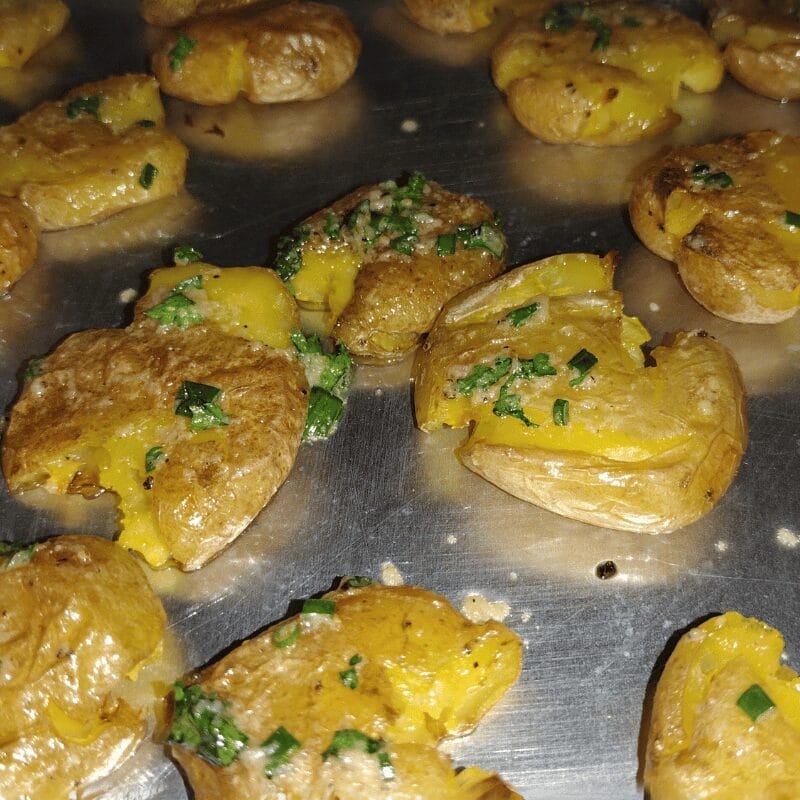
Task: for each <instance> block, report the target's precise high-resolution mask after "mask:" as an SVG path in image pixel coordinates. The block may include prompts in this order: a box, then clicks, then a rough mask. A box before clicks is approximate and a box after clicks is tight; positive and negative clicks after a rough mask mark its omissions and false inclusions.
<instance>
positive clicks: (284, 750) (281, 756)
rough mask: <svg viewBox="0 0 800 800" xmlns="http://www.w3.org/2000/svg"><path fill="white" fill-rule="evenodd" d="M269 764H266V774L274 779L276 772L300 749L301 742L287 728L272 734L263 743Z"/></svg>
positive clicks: (281, 728) (279, 729)
mask: <svg viewBox="0 0 800 800" xmlns="http://www.w3.org/2000/svg"><path fill="white" fill-rule="evenodd" d="M261 746H262V747H263V748H264V751H265V752H264V755H265V756H266V758H267V763H266V764H264V774H265V775H266V776H267V777H268V778H270V779H271V778H272V776H273V775H274V774H275V772H276V771H277V770H278V769H280V768H281V767H282V766H283V765H284V764H288V763H289V759H290V758H291V757H292V756H293V755H294V754H295V753H296V752H297V751H298V750H299V749H300V742H298V741H297V739H295V738H294V736H292V734H291V733H289V731H287V730H286V728H284V727H283V725H281V727H280V728H278V729H277V730H275V731H274V732H273V733H271V734H270V735H269V736H268V737H267V738H266V739H265V740H264V741H263V742H262V743H261Z"/></svg>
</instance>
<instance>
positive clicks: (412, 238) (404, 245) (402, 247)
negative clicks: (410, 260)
mask: <svg viewBox="0 0 800 800" xmlns="http://www.w3.org/2000/svg"><path fill="white" fill-rule="evenodd" d="M418 241H419V237H418V236H417V235H416V234H415V233H407V234H406V235H405V236H398V237H397V238H396V239H392V240H391V241H390V242H389V247H391V248H392V250H397V252H398V253H402V254H403V255H404V256H410V255H411V254H412V253H413V252H414V247H415V246H416V244H417V242H418Z"/></svg>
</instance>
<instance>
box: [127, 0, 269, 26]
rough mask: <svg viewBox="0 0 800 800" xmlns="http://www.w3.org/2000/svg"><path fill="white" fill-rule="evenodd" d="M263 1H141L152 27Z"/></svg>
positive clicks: (143, 15)
mask: <svg viewBox="0 0 800 800" xmlns="http://www.w3.org/2000/svg"><path fill="white" fill-rule="evenodd" d="M257 2H262V0H141V4H140V8H141V12H142V17H144V19H145V21H146V22H149V23H150V24H151V25H168V26H169V25H177V24H178V23H179V22H182V21H183V20H185V19H188V18H189V17H192V16H194V15H195V14H216V13H218V12H220V11H228V10H230V9H234V8H243V7H244V6H249V5H251V4H252V3H257Z"/></svg>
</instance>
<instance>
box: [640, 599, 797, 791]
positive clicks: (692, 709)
mask: <svg viewBox="0 0 800 800" xmlns="http://www.w3.org/2000/svg"><path fill="white" fill-rule="evenodd" d="M782 650H783V638H782V637H781V635H780V634H779V633H778V631H776V630H775V629H774V628H770V627H769V626H768V625H766V624H765V623H763V622H761V621H759V620H757V619H746V618H744V617H742V616H741V615H740V614H738V613H736V612H733V611H729V612H727V613H725V614H722V615H720V616H716V617H712V618H711V619H710V620H708V621H706V622H704V623H702V624H701V625H699V626H698V627H696V628H693V629H691V630H690V631H689V632H688V633H685V634H684V635H683V636H682V637H681V639H680V641H679V642H678V644H677V646H676V647H675V650H674V651H673V652H672V654H671V655H670V657H669V660H668V661H667V664H666V667H665V668H664V672H663V673H662V675H661V677H660V679H659V681H658V686H657V687H656V692H655V697H654V700H653V713H652V718H651V722H650V728H649V730H648V736H647V751H646V766H645V773H644V783H645V788H646V789H648V790H649V796H650V797H651V798H652V800H694V799H695V798H698V797H704V798H709V800H740V799H741V798H747V800H791V798H795V797H798V795H799V794H800V762H798V759H797V752H798V747H800V733H798V730H797V728H796V720H797V712H798V704H797V701H796V700H795V699H794V698H795V697H796V696H797V687H798V686H800V680H799V679H798V678H797V675H796V674H795V673H794V672H792V671H791V670H790V669H789V668H788V667H786V666H784V665H781V663H780V657H781V652H782ZM704 656H705V661H704ZM709 664H710V665H711V669H709V668H708V665H709ZM704 673H706V674H707V673H711V674H709V675H707V677H700V676H703V675H704ZM765 679H766V681H769V683H768V684H767V685H766V686H764V687H762V688H765V689H766V692H767V694H768V695H769V696H770V697H772V699H773V700H775V701H776V703H777V707H776V708H775V709H773V710H771V711H769V712H767V714H765V715H763V716H762V717H760V718H759V719H758V720H756V721H755V722H754V721H752V720H751V719H750V718H749V717H748V716H747V715H746V714H745V713H744V712H742V711H741V710H740V709H739V708H738V707H737V705H736V701H737V699H738V698H739V697H740V696H741V694H742V693H743V692H744V691H745V690H746V689H748V688H749V687H751V686H752V685H753V684H758V685H761V683H762V682H764V681H765ZM776 685H777V686H778V687H780V686H781V685H783V686H784V687H785V690H786V692H787V693H789V698H788V705H789V706H791V704H792V701H794V706H795V707H794V709H793V712H794V713H793V714H792V713H791V712H792V709H788V712H789V713H788V714H786V715H785V714H784V711H783V710H782V706H783V704H782V702H781V701H782V700H784V701H786V700H787V698H786V696H785V695H783V693H781V696H779V695H778V693H777V692H775V690H774V688H773V687H775V686H776ZM778 691H780V688H779V689H778ZM688 697H691V698H692V699H691V700H689V699H687V698H688ZM687 704H688V707H687ZM784 708H785V707H784ZM787 717H788V718H787ZM792 718H793V719H792ZM793 722H794V724H792V723H793Z"/></svg>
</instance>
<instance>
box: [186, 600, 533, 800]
mask: <svg viewBox="0 0 800 800" xmlns="http://www.w3.org/2000/svg"><path fill="white" fill-rule="evenodd" d="M325 599H326V600H328V601H332V602H334V603H335V608H334V609H333V614H332V615H330V616H328V615H324V614H310V613H303V614H300V615H299V616H297V617H293V618H291V619H289V620H288V621H286V622H283V623H281V624H280V625H276V626H274V627H272V628H270V629H268V630H266V631H265V632H263V633H261V634H260V635H258V636H256V637H254V638H253V639H250V640H249V641H246V642H245V643H244V644H242V645H240V646H239V647H237V648H236V649H235V650H233V651H232V652H230V653H229V654H228V655H226V656H225V657H224V658H222V659H220V660H219V661H217V662H216V663H215V664H212V665H211V666H210V667H208V668H206V669H205V670H203V671H202V672H200V673H199V674H197V675H194V676H190V678H189V682H190V683H191V684H199V685H200V686H201V687H202V690H203V691H204V692H205V693H214V694H216V695H217V697H218V699H219V701H221V702H220V704H219V705H218V706H217V707H218V708H220V709H221V710H222V711H223V713H224V714H225V715H226V716H227V717H228V718H229V719H230V720H231V721H232V722H233V723H234V724H235V725H236V726H237V727H238V728H239V730H240V731H241V732H242V733H244V734H245V736H246V737H248V740H249V744H247V745H245V746H244V748H242V750H240V752H239V753H236V756H238V757H236V758H235V760H234V761H233V763H231V764H230V765H228V766H224V767H221V766H214V765H213V764H211V763H209V761H207V760H204V759H203V758H202V757H201V756H200V755H198V753H197V752H196V751H195V750H194V748H192V747H191V745H188V746H187V745H180V744H173V745H172V747H171V752H172V755H173V757H174V758H175V759H176V760H177V761H178V763H179V764H180V765H181V767H182V768H183V770H184V771H185V773H186V775H187V776H188V778H189V781H190V782H191V784H192V788H193V789H194V792H195V797H196V798H197V800H212V799H213V800H218V798H236V800H262V798H266V797H270V798H278V797H282V798H284V799H285V800H334V798H337V800H363V798H376V797H382V798H386V800H412V798H413V800H467V798H470V800H472V799H473V798H474V800H481V799H483V800H488V799H489V798H497V800H514V799H515V798H518V797H519V796H518V795H516V794H515V793H513V792H512V791H511V790H510V789H508V787H506V786H505V785H504V784H503V783H502V782H501V781H500V780H499V779H498V778H496V776H491V775H489V774H487V773H483V772H482V771H479V770H474V769H468V770H465V771H464V772H465V773H466V775H463V774H462V775H460V776H458V777H456V775H455V773H454V770H453V766H452V764H451V763H450V761H449V759H448V758H447V757H446V756H445V755H444V754H443V753H440V752H439V751H438V750H437V747H436V746H437V744H438V742H439V741H440V740H442V739H443V738H445V737H446V736H454V735H461V734H465V733H468V732H469V731H470V730H471V729H472V728H473V727H474V726H475V725H476V724H477V723H478V722H479V721H480V719H481V718H482V717H483V716H484V714H486V712H487V711H488V710H489V708H490V707H491V706H492V705H494V703H495V702H497V700H499V699H500V697H501V696H502V695H503V694H504V693H505V692H506V691H507V689H508V688H509V687H510V686H511V684H513V682H514V681H515V680H516V679H517V677H518V676H519V672H520V668H521V660H522V646H521V642H520V640H519V639H518V638H517V636H516V635H515V634H514V633H513V632H511V631H510V630H509V629H508V628H506V627H505V626H504V625H502V624H500V623H497V622H489V623H486V624H483V625H477V624H474V623H471V622H468V621H467V620H466V619H464V617H462V616H461V615H460V614H458V613H457V612H456V611H455V609H453V607H452V606H451V605H450V604H449V603H448V602H447V601H446V600H445V599H444V598H443V597H440V596H438V595H436V594H434V593H432V592H429V591H426V590H424V589H420V588H417V587H413V586H398V587H388V586H380V585H374V584H373V585H371V586H367V587H366V588H362V589H349V590H343V591H336V592H332V593H330V594H328V595H326V596H325ZM293 631H294V633H293ZM348 668H349V673H348V675H347V677H346V678H345V677H343V674H344V673H345V671H346V670H348ZM279 727H282V728H283V729H285V730H286V731H288V732H289V733H290V734H291V735H292V736H293V737H295V739H296V740H297V741H298V743H299V747H298V749H297V750H296V752H293V753H291V754H290V757H289V758H288V759H287V763H285V764H283V765H281V766H280V767H276V768H275V770H274V772H273V773H272V777H271V778H267V777H266V776H265V774H264V769H265V764H266V757H265V756H264V755H263V751H260V750H259V746H260V745H261V743H262V742H264V741H265V740H266V739H267V737H269V736H270V735H271V734H273V732H274V731H276V729H278V728H279ZM174 730H175V728H173V731H174ZM341 730H349V731H357V732H358V733H359V734H360V735H362V736H366V737H369V738H371V739H373V740H375V742H376V745H377V746H378V747H379V750H380V751H382V752H383V753H384V754H385V755H386V756H387V757H388V760H389V764H388V766H387V765H384V769H388V770H389V772H383V771H382V769H381V768H380V765H379V761H378V757H377V756H376V755H375V754H374V753H367V752H364V751H363V745H362V746H361V747H359V745H358V742H356V745H355V746H351V747H348V748H345V749H344V750H343V751H342V752H340V753H339V754H338V755H328V756H326V755H324V753H325V750H326V748H327V747H328V746H329V745H330V744H331V741H332V740H333V738H334V735H335V734H336V732H337V731H341ZM362 741H363V740H362Z"/></svg>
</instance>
